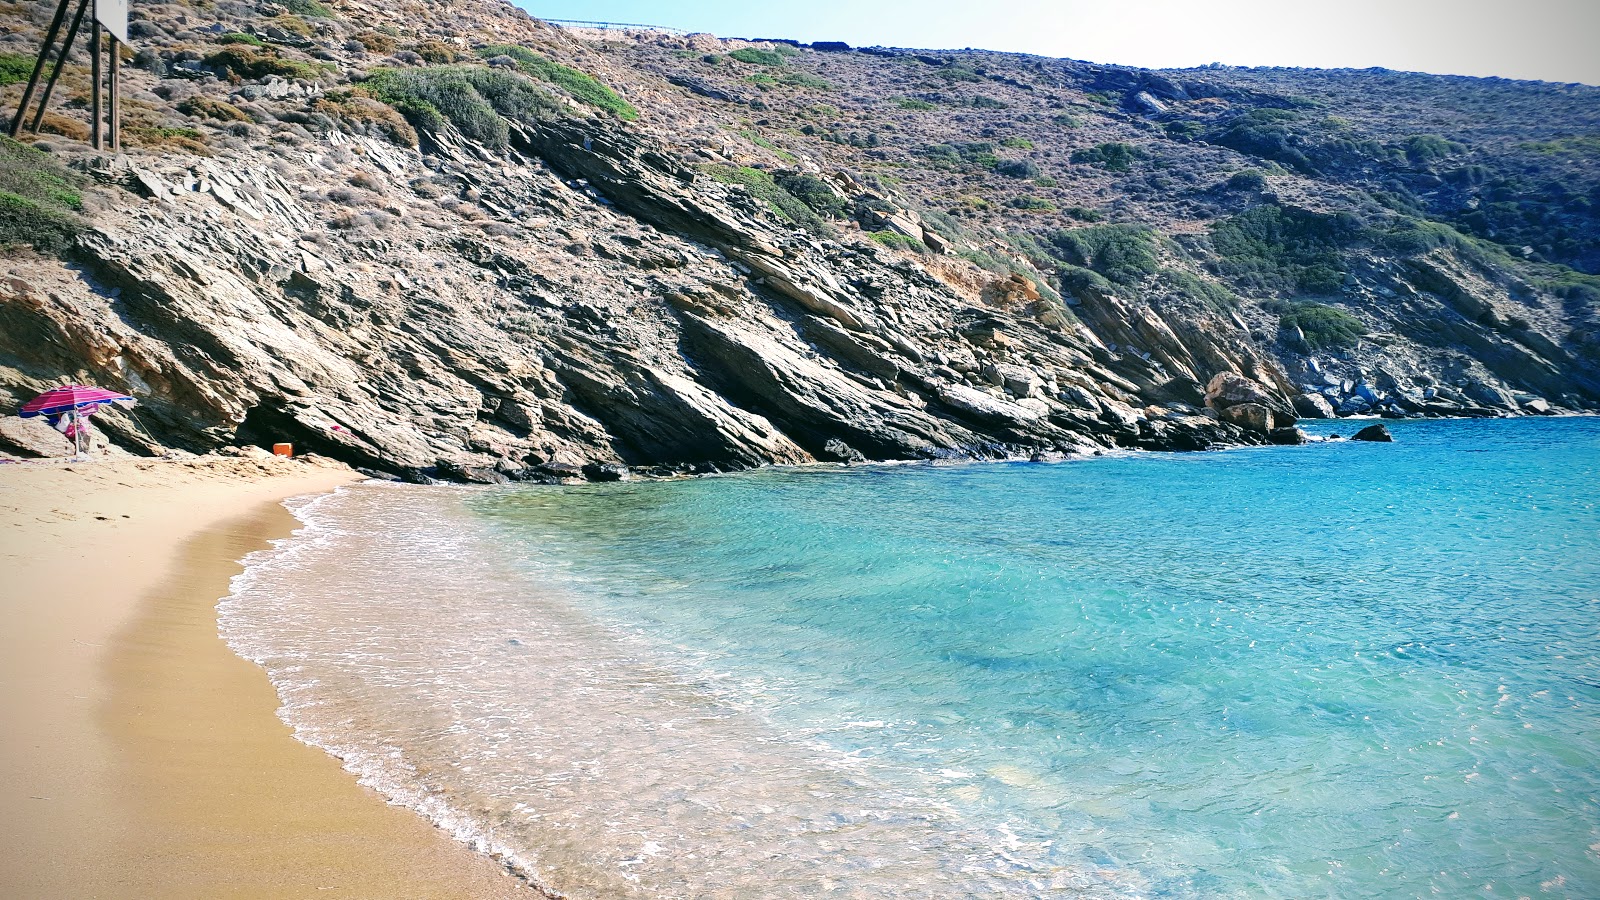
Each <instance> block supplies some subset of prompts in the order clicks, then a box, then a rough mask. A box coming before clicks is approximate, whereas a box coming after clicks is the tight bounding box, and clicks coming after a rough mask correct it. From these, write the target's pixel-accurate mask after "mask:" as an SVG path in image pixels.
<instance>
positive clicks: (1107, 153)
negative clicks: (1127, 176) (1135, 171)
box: [1072, 141, 1144, 172]
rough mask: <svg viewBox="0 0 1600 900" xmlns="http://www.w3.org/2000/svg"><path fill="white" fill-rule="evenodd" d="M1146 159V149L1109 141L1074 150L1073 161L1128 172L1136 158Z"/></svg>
mask: <svg viewBox="0 0 1600 900" xmlns="http://www.w3.org/2000/svg"><path fill="white" fill-rule="evenodd" d="M1139 159H1144V151H1143V150H1140V149H1139V148H1138V147H1135V146H1133V145H1132V144H1124V143H1122V142H1121V141H1107V142H1106V143H1104V144H1096V145H1095V146H1093V147H1086V148H1083V149H1080V150H1074V151H1072V161H1073V162H1075V163H1080V164H1082V163H1087V164H1089V165H1094V166H1099V167H1100V168H1102V169H1106V170H1108V171H1111V172H1126V171H1128V170H1129V169H1130V168H1132V166H1133V163H1134V160H1139Z"/></svg>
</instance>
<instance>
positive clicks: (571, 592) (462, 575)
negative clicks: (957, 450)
mask: <svg viewBox="0 0 1600 900" xmlns="http://www.w3.org/2000/svg"><path fill="white" fill-rule="evenodd" d="M1351 426H1352V423H1349V422H1341V423H1320V424H1318V425H1317V427H1316V430H1317V431H1319V432H1321V433H1324V434H1326V433H1328V432H1330V431H1343V432H1345V433H1349V432H1350V431H1351V430H1353V429H1352V427H1351ZM1390 427H1391V429H1392V431H1393V432H1394V434H1395V437H1396V443H1394V444H1387V445H1384V444H1359V443H1349V442H1338V443H1322V444H1314V445H1311V446H1307V447H1300V448H1272V449H1248V450H1232V451H1226V452H1216V453H1204V454H1145V453H1137V454H1127V455H1111V456H1106V457H1101V458H1092V459H1083V460H1075V461H1070V462H1065V463H1050V464H1035V463H1010V464H972V465H931V464H930V465H923V464H917V465H899V466H859V467H853V468H836V467H826V468H806V469H784V470H766V471H758V472H751V473H746V474H741V475H734V476H722V477H715V478H706V479H696V480H685V481H673V482H654V483H623V484H612V485H591V486H583V487H569V488H547V487H505V488H489V489H460V488H415V487H396V486H392V485H383V484H371V485H360V486H356V487H354V488H349V489H345V490H343V491H341V492H340V493H338V494H336V495H333V496H331V497H326V498H323V499H320V500H316V501H314V502H310V503H308V504H302V505H301V506H300V508H299V509H298V514H299V515H300V516H301V517H302V519H304V520H305V522H306V528H305V529H304V530H303V531H302V532H301V533H300V534H299V535H298V536H297V537H295V538H294V539H292V540H289V541H286V542H284V543H283V544H281V545H280V546H279V547H278V548H277V549H275V550H274V551H270V552H267V553H263V554H258V555H256V556H255V557H253V558H252V559H251V565H250V566H249V568H248V569H247V571H246V573H245V574H244V575H242V576H240V578H239V579H238V580H237V581H236V583H235V592H234V594H233V596H231V597H230V598H229V599H228V600H226V601H224V604H223V607H222V609H223V628H224V633H225V635H226V636H227V637H228V638H229V640H230V641H231V642H232V643H233V644H234V646H235V647H236V648H237V649H238V650H239V651H240V652H241V653H243V654H244V655H246V656H248V657H250V658H252V659H255V660H257V661H259V662H261V663H262V664H263V665H265V666H266V667H267V669H268V670H269V672H270V673H271V674H272V675H273V678H274V680H275V682H276V683H277V684H278V686H279V690H280V693H281V694H282V695H283V697H284V700H285V709H284V715H285V717H286V718H287V719H288V720H289V721H290V722H291V723H293V724H295V725H296V727H297V729H298V730H299V732H300V734H301V736H302V737H303V738H304V739H306V740H308V741H310V742H312V743H315V744H318V745H320V746H323V747H326V748H328V749H330V750H331V751H333V752H336V753H338V754H339V755H341V756H342V757H343V758H344V759H345V762H346V765H347V766H348V767H350V768H351V769H352V770H354V771H356V772H357V773H359V774H360V775H361V776H362V777H363V778H364V779H365V780H367V782H368V783H370V784H372V785H374V786H376V787H378V788H379V789H380V790H383V791H385V792H386V793H388V794H389V795H390V796H391V797H392V798H394V799H395V800H396V801H397V802H401V803H405V804H407V805H409V806H412V807H414V808H416V809H418V810H419V811H420V812H422V813H423V814H425V815H428V816H429V817H431V818H432V819H434V820H435V821H437V822H439V823H440V824H441V825H442V826H444V827H446V828H449V829H451V830H453V831H454V832H455V833H457V834H458V835H459V836H461V837H462V838H463V839H464V840H469V841H472V842H474V843H475V844H476V845H478V846H479V847H480V848H481V849H484V850H485V851H486V852H493V853H497V854H498V855H500V856H502V857H503V858H505V859H506V860H507V861H508V862H509V863H510V864H512V865H513V866H515V867H517V868H519V869H520V870H521V871H523V872H524V873H525V874H526V875H528V876H529V877H530V878H533V879H535V880H538V881H540V882H541V883H543V884H545V885H546V886H548V887H551V888H553V889H555V890H560V891H565V892H568V893H570V894H571V895H572V896H574V897H583V896H596V897H610V896H641V897H642V896H681V897H754V896H763V897H765V896H771V897H780V896H781V897H810V896H817V895H822V896H842V897H936V896H937V897H950V896H997V897H1009V896H1015V897H1042V896H1050V897H1174V898H1200V897H1206V898H1210V897H1282V898H1312V897H1337V898H1366V897H1384V898H1388V897H1397V898H1400V897H1436V896H1439V897H1468V896H1471V897H1573V898H1594V897H1600V420H1596V419H1538V420H1532V419H1524V420H1487V421H1484V420H1480V421H1449V422H1445V421H1431V422H1398V423H1390Z"/></svg>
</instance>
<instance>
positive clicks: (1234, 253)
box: [1211, 204, 1364, 294]
mask: <svg viewBox="0 0 1600 900" xmlns="http://www.w3.org/2000/svg"><path fill="white" fill-rule="evenodd" d="M1363 234H1364V229H1363V228H1362V227H1361V224H1360V222H1358V221H1357V220H1356V219H1355V217H1353V216H1350V215H1348V214H1344V213H1341V214H1338V215H1324V214H1322V213H1315V212H1311V211H1309V210H1301V209H1285V208H1283V207H1280V206H1274V205H1270V204H1269V205H1263V206H1256V207H1252V208H1251V209H1248V210H1245V211H1244V212H1242V213H1240V214H1238V215H1236V216H1232V217H1230V218H1227V219H1224V220H1222V221H1221V222H1217V223H1215V224H1213V225H1212V226H1211V244H1212V247H1213V248H1215V249H1216V251H1217V255H1218V257H1219V258H1220V263H1219V270H1220V272H1221V274H1223V275H1226V276H1229V277H1230V278H1232V279H1233V280H1234V281H1235V282H1236V283H1238V284H1241V285H1244V286H1246V287H1250V288H1254V289H1258V290H1264V291H1277V292H1293V291H1306V292H1310V293H1318V294H1323V293H1331V292H1333V291H1335V290H1338V288H1339V282H1340V280H1341V279H1342V278H1343V259H1342V253H1341V251H1342V250H1343V249H1344V248H1345V247H1346V246H1348V245H1349V244H1350V243H1352V242H1353V241H1355V240H1356V239H1358V238H1360V237H1362V236H1363Z"/></svg>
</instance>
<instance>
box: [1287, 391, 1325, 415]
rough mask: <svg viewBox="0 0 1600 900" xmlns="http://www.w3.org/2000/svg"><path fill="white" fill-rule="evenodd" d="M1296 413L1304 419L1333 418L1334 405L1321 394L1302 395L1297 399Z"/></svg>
mask: <svg viewBox="0 0 1600 900" xmlns="http://www.w3.org/2000/svg"><path fill="white" fill-rule="evenodd" d="M1294 411H1295V412H1296V413H1297V414H1298V415H1299V416H1300V418H1302V419H1331V418H1333V404H1332V403H1329V402H1328V398H1326V397H1324V396H1322V395H1321V394H1301V395H1299V396H1298V397H1295V398H1294Z"/></svg>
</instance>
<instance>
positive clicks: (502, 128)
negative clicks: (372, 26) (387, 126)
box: [362, 66, 562, 149]
mask: <svg viewBox="0 0 1600 900" xmlns="http://www.w3.org/2000/svg"><path fill="white" fill-rule="evenodd" d="M362 87H363V88H364V89H365V90H366V91H368V92H369V93H371V94H372V96H374V97H376V98H377V99H379V100H382V101H383V102H384V103H387V104H389V105H390V106H392V107H394V108H395V109H396V110H399V112H400V113H401V114H402V115H404V116H405V117H406V120H407V121H409V122H410V123H411V124H412V125H413V126H415V127H416V128H418V129H420V130H422V131H427V132H437V131H439V129H441V128H442V127H443V126H444V123H445V122H449V123H450V124H452V125H454V126H455V127H456V128H457V129H458V130H459V131H460V132H461V133H462V134H463V135H465V136H467V137H468V138H471V139H472V140H475V141H479V142H481V143H483V144H486V145H488V146H490V147H493V148H495V149H502V148H504V147H505V146H506V142H507V140H508V138H509V134H510V129H509V128H508V126H507V125H506V122H505V120H506V119H511V120H514V121H518V122H535V121H539V120H542V119H553V118H557V117H559V116H560V115H561V112H562V110H561V105H560V103H559V102H558V101H557V100H556V99H555V98H554V97H552V96H550V95H549V94H547V93H545V92H544V91H543V90H541V89H539V88H538V87H537V86H536V85H534V84H533V83H532V82H531V81H529V80H528V79H526V78H524V77H522V76H521V75H517V74H514V73H511V72H501V71H497V70H494V69H486V68H482V67H480V66H440V67H435V68H428V69H374V70H373V72H372V74H371V76H370V77H369V78H368V79H367V80H366V82H364V83H363V84H362ZM502 117H504V118H502Z"/></svg>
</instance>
